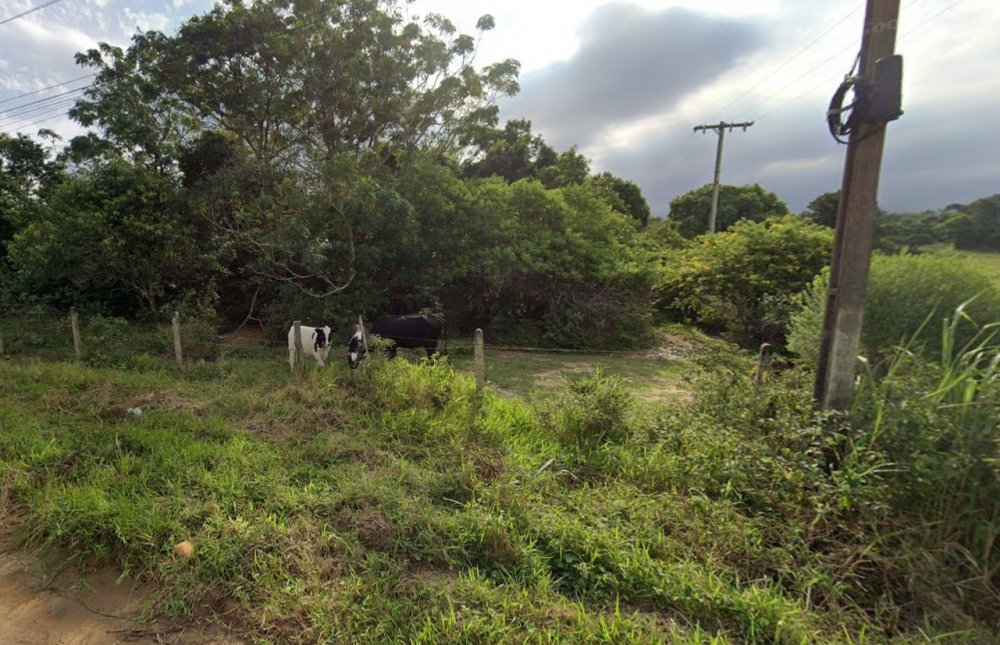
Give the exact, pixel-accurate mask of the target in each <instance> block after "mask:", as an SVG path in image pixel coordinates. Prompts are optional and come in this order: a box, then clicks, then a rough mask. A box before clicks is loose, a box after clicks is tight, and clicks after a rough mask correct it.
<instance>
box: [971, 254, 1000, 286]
mask: <svg viewBox="0 0 1000 645" xmlns="http://www.w3.org/2000/svg"><path fill="white" fill-rule="evenodd" d="M962 255H964V256H965V257H966V258H968V259H969V260H970V261H971V262H972V263H973V264H975V265H976V266H978V267H979V268H980V269H982V270H983V271H984V272H986V273H989V275H990V276H991V277H992V279H993V284H994V285H995V286H996V287H997V289H1000V253H985V252H982V253H975V252H972V251H964V252H962Z"/></svg>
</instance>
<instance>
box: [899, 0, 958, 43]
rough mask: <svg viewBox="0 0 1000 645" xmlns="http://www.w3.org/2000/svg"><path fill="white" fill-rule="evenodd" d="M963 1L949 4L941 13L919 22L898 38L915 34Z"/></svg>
mask: <svg viewBox="0 0 1000 645" xmlns="http://www.w3.org/2000/svg"><path fill="white" fill-rule="evenodd" d="M964 1H965V0H956V1H955V2H953V3H951V4H950V5H948V6H947V7H945V8H944V9H942V10H941V11H939V12H937V13H936V14H934V15H933V16H931V17H930V18H927V19H925V20H923V21H922V22H920V23H919V24H917V25H915V26H914V27H912V28H911V29H908V30H907V31H905V32H903V35H902V36H900V38H903V37H906V36H909V35H910V34H912V33H913V32H915V31H916V30H918V29H920V28H921V27H923V26H924V25H926V24H927V23H929V22H931V21H932V20H934V19H935V18H937V17H939V16H941V15H944V14H946V13H948V12H949V11H951V10H952V9H954V8H955V7H957V6H958V5H960V4H962V3H963V2H964Z"/></svg>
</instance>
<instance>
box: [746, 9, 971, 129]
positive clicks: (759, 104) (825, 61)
mask: <svg viewBox="0 0 1000 645" xmlns="http://www.w3.org/2000/svg"><path fill="white" fill-rule="evenodd" d="M919 1H920V0H913V2H911V3H910V4H908V5H907V6H906V7H905V8H904V9H909V8H911V7H912V6H913V5H915V4H917V3H918V2H919ZM964 1H965V0H956V1H955V2H953V3H952V4H950V5H948V6H947V7H945V8H944V9H942V10H941V11H938V12H937V13H935V14H933V15H932V16H930V17H928V18H926V19H924V20H922V21H921V22H919V23H918V24H916V25H914V26H913V27H911V28H910V29H908V30H906V31H905V32H903V33H902V34H901V35H900V37H899V38H900V40H902V39H903V38H905V37H906V36H909V35H910V34H912V33H914V32H915V31H917V30H919V29H921V28H923V27H924V26H925V25H927V24H928V23H930V22H932V21H933V20H935V19H936V18H938V17H939V16H941V15H943V14H945V13H947V12H948V11H950V10H952V9H954V8H955V7H956V6H957V5H959V4H961V3H962V2H964ZM857 44H858V43H857V41H855V42H853V43H851V44H850V45H848V46H847V47H844V48H843V49H841V50H839V51H837V52H836V53H835V54H833V55H832V56H830V57H829V58H827V59H825V60H824V61H823V62H821V63H819V64H818V65H816V66H815V67H813V68H812V69H810V70H809V71H808V72H806V73H805V74H803V75H802V78H806V77H808V76H809V75H810V74H812V72H814V71H816V70H818V69H819V68H821V67H823V66H824V65H826V64H827V63H828V62H830V61H831V60H833V59H834V58H837V57H838V56H840V55H841V54H843V53H844V52H846V51H847V50H849V49H851V48H853V47H855V46H856V45H857ZM841 76H843V75H842V74H841V73H839V72H838V73H837V74H835V75H833V76H832V77H830V78H828V79H826V80H824V81H822V82H821V83H817V84H816V85H814V86H812V87H810V88H809V89H808V90H806V91H804V92H802V93H801V94H798V95H796V96H795V97H793V98H791V99H788V100H787V101H784V102H782V103H779V104H778V105H776V106H774V107H772V108H770V109H768V110H765V111H763V112H761V113H759V114H757V115H756V116H755V117H754V118H755V119H758V120H759V119H760V118H762V117H763V116H764V115H766V114H771V113H772V112H775V111H777V110H780V109H781V108H783V107H785V106H786V105H789V104H791V103H794V102H795V101H798V100H799V99H801V98H803V97H805V96H808V95H809V94H812V93H813V92H815V91H816V90H818V89H819V88H821V87H824V86H826V85H829V84H830V83H831V82H833V81H835V80H837V79H838V78H840V77H841ZM789 87H791V86H790V85H787V86H785V87H783V88H781V89H780V90H778V91H777V92H775V93H773V94H771V95H770V96H767V97H765V98H764V99H763V100H761V101H758V102H757V103H754V104H753V105H752V106H750V109H749V110H747V111H748V112H750V111H751V110H753V109H754V108H757V107H760V106H762V105H764V104H765V103H767V102H768V101H770V100H771V99H772V98H775V97H776V96H778V95H779V94H781V93H782V92H783V91H785V90H786V89H788V88H789Z"/></svg>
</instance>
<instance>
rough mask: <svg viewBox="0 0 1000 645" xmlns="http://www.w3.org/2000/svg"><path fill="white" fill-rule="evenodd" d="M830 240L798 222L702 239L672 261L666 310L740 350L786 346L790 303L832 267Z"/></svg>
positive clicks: (664, 282)
mask: <svg viewBox="0 0 1000 645" xmlns="http://www.w3.org/2000/svg"><path fill="white" fill-rule="evenodd" d="M832 239H833V236H832V234H831V232H830V231H829V230H828V229H825V228H823V227H820V226H818V225H816V224H811V223H809V222H807V221H805V220H803V219H801V218H798V217H794V216H786V217H782V218H773V219H769V220H766V221H764V222H748V221H744V222H739V223H737V224H736V225H735V226H734V227H733V228H732V229H730V230H729V231H727V232H725V233H717V234H715V235H706V236H703V237H700V238H698V239H697V240H695V241H694V243H693V244H691V245H690V246H688V247H686V248H682V249H680V250H678V251H675V252H673V253H670V254H669V255H668V256H667V259H666V263H667V266H666V270H665V271H664V274H663V276H662V277H661V281H660V283H659V285H658V287H657V291H658V295H659V298H660V306H661V307H662V308H664V309H665V310H667V311H668V312H670V313H672V314H673V315H675V316H678V317H680V318H682V319H683V320H687V321H690V322H693V323H696V324H698V325H699V326H703V327H705V328H706V329H709V330H712V331H721V332H725V333H726V334H727V335H729V336H731V337H732V338H733V339H735V340H737V341H739V342H741V343H758V342H761V341H768V342H772V343H775V342H781V341H782V339H783V337H784V332H785V316H786V311H787V307H788V303H789V300H790V298H791V297H792V296H793V295H795V294H796V293H798V292H799V291H801V290H802V289H803V288H804V287H805V286H806V285H807V284H809V282H810V281H811V280H812V279H813V277H814V276H815V275H816V274H817V273H818V272H819V271H820V269H821V268H822V267H823V266H824V265H826V263H827V262H828V261H829V258H830V250H831V245H832Z"/></svg>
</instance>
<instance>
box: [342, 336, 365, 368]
mask: <svg viewBox="0 0 1000 645" xmlns="http://www.w3.org/2000/svg"><path fill="white" fill-rule="evenodd" d="M364 342H365V329H364V327H362V326H361V325H354V327H352V328H351V339H350V340H349V341H347V366H348V367H350V368H351V369H352V370H353V369H355V368H356V367H357V366H358V365H360V364H361V359H363V358H364V357H365V352H366V351H368V348H367V347H366V346H365V344H364Z"/></svg>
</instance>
